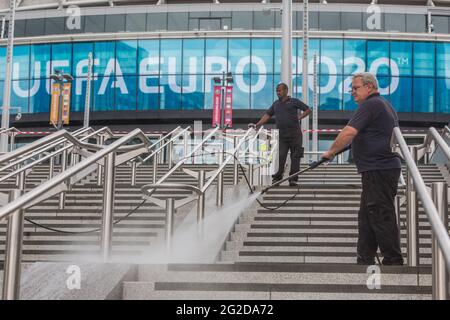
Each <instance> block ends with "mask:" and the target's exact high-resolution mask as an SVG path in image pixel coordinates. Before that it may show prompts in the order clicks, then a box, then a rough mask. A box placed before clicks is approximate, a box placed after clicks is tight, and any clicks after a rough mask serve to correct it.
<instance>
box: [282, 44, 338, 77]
mask: <svg viewBox="0 0 450 320" xmlns="http://www.w3.org/2000/svg"><path fill="white" fill-rule="evenodd" d="M297 47H298V61H297V72H298V73H299V74H302V70H303V58H302V57H303V40H302V39H299V40H298V42H297ZM341 50H342V48H341ZM314 53H316V54H317V61H319V59H320V40H319V39H310V40H309V41H308V73H309V74H311V75H312V74H313V73H314V70H313V60H314ZM276 55H277V53H276V52H275V56H276Z"/></svg>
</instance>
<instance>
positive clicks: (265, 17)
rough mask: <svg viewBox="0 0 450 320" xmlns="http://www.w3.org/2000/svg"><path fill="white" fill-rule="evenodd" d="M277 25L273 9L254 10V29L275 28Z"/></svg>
mask: <svg viewBox="0 0 450 320" xmlns="http://www.w3.org/2000/svg"><path fill="white" fill-rule="evenodd" d="M274 27H275V14H274V12H273V11H255V12H253V29H254V30H273V29H274Z"/></svg>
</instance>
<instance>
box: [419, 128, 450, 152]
mask: <svg viewBox="0 0 450 320" xmlns="http://www.w3.org/2000/svg"><path fill="white" fill-rule="evenodd" d="M443 133H450V128H448V127H447V126H445V127H444V128H443ZM433 141H434V142H436V143H437V144H438V146H439V147H441V149H442V150H443V151H444V154H445V156H446V157H447V159H448V160H450V148H449V147H448V145H447V143H446V142H445V141H444V139H443V138H442V136H441V135H440V134H439V132H438V131H437V130H436V129H435V128H433V127H430V128H429V130H428V132H427V134H426V136H425V139H424V142H423V143H422V144H419V145H415V147H416V148H417V152H418V155H417V158H418V160H420V159H421V158H422V157H423V156H424V154H426V153H431V150H430V148H431V143H432V142H433ZM436 149H437V148H435V149H434V150H433V152H434V151H436Z"/></svg>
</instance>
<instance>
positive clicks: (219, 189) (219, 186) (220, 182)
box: [216, 151, 223, 206]
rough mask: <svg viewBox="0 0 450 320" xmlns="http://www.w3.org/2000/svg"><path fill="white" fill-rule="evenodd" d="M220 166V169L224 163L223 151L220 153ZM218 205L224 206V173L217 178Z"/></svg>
mask: <svg viewBox="0 0 450 320" xmlns="http://www.w3.org/2000/svg"><path fill="white" fill-rule="evenodd" d="M217 163H218V166H219V167H220V166H221V165H222V163H223V151H219V152H218V161H217ZM216 205H218V206H221V205H223V171H222V172H220V173H219V175H218V176H217V195H216Z"/></svg>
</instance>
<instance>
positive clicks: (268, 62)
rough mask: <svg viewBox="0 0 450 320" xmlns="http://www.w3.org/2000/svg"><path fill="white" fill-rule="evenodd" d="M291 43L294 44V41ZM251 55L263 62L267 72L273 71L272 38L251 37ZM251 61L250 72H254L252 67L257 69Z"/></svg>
mask: <svg viewBox="0 0 450 320" xmlns="http://www.w3.org/2000/svg"><path fill="white" fill-rule="evenodd" d="M293 45H294V46H295V43H293ZM252 56H254V57H257V58H258V59H259V60H261V61H262V62H263V63H264V66H265V70H266V72H267V73H273V72H274V70H273V38H263V39H259V38H258V39H252ZM253 62H254V61H252V71H251V72H252V73H256V72H255V71H254V70H253V69H255V70H258V69H257V66H256V65H255V64H254V63H253Z"/></svg>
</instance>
